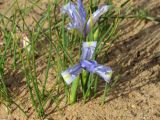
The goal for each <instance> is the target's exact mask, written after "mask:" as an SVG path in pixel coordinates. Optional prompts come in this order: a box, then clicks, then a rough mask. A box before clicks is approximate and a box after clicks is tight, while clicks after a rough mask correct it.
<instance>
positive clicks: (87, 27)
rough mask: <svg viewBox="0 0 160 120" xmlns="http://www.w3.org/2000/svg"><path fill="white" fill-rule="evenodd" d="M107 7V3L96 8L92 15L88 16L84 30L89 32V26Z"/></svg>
mask: <svg viewBox="0 0 160 120" xmlns="http://www.w3.org/2000/svg"><path fill="white" fill-rule="evenodd" d="M108 9H109V5H104V6H101V7H100V8H99V9H98V10H96V11H95V12H94V13H93V14H92V16H91V17H90V18H89V20H88V22H87V25H86V32H87V33H89V32H90V29H91V26H93V25H94V24H95V23H96V22H97V21H98V20H99V18H100V16H101V15H103V14H104V13H106V12H107V11H108Z"/></svg>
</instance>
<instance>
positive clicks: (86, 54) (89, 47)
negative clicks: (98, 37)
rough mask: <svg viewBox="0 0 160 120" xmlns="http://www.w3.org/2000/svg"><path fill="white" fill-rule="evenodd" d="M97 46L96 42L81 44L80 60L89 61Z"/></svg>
mask: <svg viewBox="0 0 160 120" xmlns="http://www.w3.org/2000/svg"><path fill="white" fill-rule="evenodd" d="M96 45H97V41H92V42H83V45H82V55H81V60H91V59H92V57H93V55H94V51H95V48H96Z"/></svg>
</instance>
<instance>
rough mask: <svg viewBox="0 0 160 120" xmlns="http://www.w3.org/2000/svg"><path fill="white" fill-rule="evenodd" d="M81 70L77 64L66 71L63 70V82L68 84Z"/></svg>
mask: <svg viewBox="0 0 160 120" xmlns="http://www.w3.org/2000/svg"><path fill="white" fill-rule="evenodd" d="M81 70H82V68H81V66H80V65H79V64H77V65H75V66H74V67H72V68H69V69H67V70H66V71H63V72H62V73H61V75H62V77H63V79H64V80H65V82H66V83H67V84H68V85H69V84H71V83H72V82H73V81H74V80H75V79H76V78H77V76H78V75H79V73H80V72H81Z"/></svg>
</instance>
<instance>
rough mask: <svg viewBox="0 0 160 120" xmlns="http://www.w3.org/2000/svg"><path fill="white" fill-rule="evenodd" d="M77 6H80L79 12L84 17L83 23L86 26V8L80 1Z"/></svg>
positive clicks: (80, 0) (79, 0)
mask: <svg viewBox="0 0 160 120" xmlns="http://www.w3.org/2000/svg"><path fill="white" fill-rule="evenodd" d="M77 4H78V10H79V13H80V15H81V17H82V20H83V23H84V24H85V22H86V11H85V9H84V6H83V4H82V0H78V1H77Z"/></svg>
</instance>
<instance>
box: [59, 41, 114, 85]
mask: <svg viewBox="0 0 160 120" xmlns="http://www.w3.org/2000/svg"><path fill="white" fill-rule="evenodd" d="M96 45H97V42H96V41H92V42H83V47H82V55H81V59H80V62H79V63H78V64H77V65H75V66H73V67H71V68H68V69H67V70H66V71H63V72H62V73H61V75H62V77H63V79H64V80H65V82H66V83H67V84H68V85H69V84H71V83H72V82H73V81H74V80H75V79H76V78H77V77H78V75H79V74H80V73H81V72H82V69H84V70H86V71H88V72H90V73H95V74H97V75H99V76H100V77H102V78H103V79H104V80H105V81H106V82H109V81H110V79H111V76H112V69H111V68H110V67H107V66H104V65H100V64H98V63H97V62H96V61H95V60H92V57H93V55H94V51H95V48H96Z"/></svg>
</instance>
